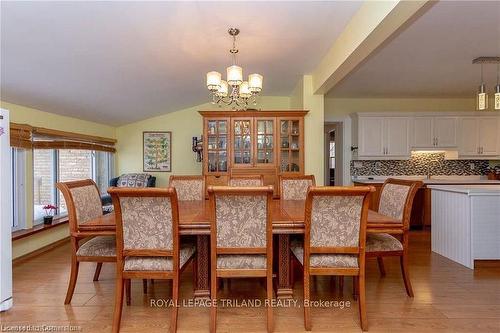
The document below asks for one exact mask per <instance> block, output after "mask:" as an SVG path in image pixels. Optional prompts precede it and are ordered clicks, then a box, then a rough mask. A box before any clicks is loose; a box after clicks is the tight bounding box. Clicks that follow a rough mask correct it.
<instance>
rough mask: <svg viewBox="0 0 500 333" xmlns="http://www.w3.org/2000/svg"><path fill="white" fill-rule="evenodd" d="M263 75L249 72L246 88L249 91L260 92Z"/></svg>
mask: <svg viewBox="0 0 500 333" xmlns="http://www.w3.org/2000/svg"><path fill="white" fill-rule="evenodd" d="M262 79H263V76H262V75H260V74H250V75H249V76H248V89H250V91H251V92H257V93H258V92H260V91H261V90H262Z"/></svg>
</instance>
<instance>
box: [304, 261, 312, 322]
mask: <svg viewBox="0 0 500 333" xmlns="http://www.w3.org/2000/svg"><path fill="white" fill-rule="evenodd" d="M310 299H311V290H310V276H309V273H308V272H306V271H305V270H304V328H305V329H306V331H310V330H311V308H310V307H309V304H310Z"/></svg>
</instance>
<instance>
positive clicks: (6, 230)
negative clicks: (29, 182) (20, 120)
mask: <svg viewBox="0 0 500 333" xmlns="http://www.w3.org/2000/svg"><path fill="white" fill-rule="evenodd" d="M11 168H12V161H11V151H10V133H9V111H7V110H4V109H0V189H1V190H0V312H1V311H7V310H8V309H10V308H11V307H12V240H11V232H12V174H11V173H12V170H11Z"/></svg>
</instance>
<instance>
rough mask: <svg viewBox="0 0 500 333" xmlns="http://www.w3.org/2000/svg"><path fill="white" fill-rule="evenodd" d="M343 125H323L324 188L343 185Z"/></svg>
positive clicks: (335, 123) (340, 123)
mask: <svg viewBox="0 0 500 333" xmlns="http://www.w3.org/2000/svg"><path fill="white" fill-rule="evenodd" d="M342 138H343V123H342V122H333V123H325V141H324V142H325V157H326V158H325V167H324V169H325V179H324V184H325V185H326V186H340V185H343V176H342V175H343V170H342V167H343V156H342V155H343V154H342V152H343V149H342V147H343V143H342Z"/></svg>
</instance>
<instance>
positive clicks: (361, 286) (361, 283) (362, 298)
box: [357, 275, 368, 331]
mask: <svg viewBox="0 0 500 333" xmlns="http://www.w3.org/2000/svg"><path fill="white" fill-rule="evenodd" d="M357 280H358V292H359V297H358V304H359V319H360V322H361V330H363V331H368V319H367V317H366V294H365V276H364V275H362V276H359V277H357Z"/></svg>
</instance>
